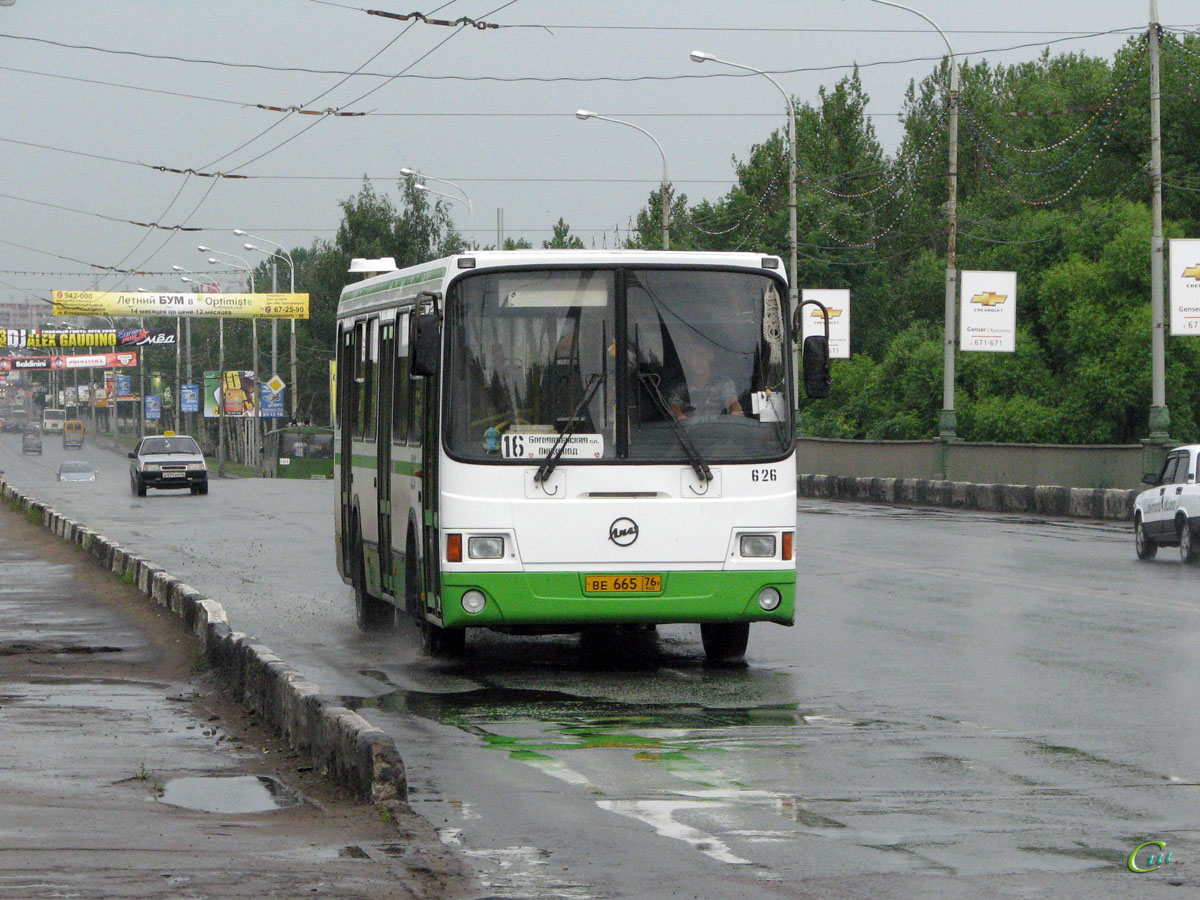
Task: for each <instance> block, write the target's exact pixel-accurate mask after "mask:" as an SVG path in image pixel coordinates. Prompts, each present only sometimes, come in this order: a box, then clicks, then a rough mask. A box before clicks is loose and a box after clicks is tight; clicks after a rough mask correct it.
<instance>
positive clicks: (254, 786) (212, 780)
mask: <svg viewBox="0 0 1200 900" xmlns="http://www.w3.org/2000/svg"><path fill="white" fill-rule="evenodd" d="M158 801H159V802H160V803H166V804H167V805H169V806H180V807H183V808H184V809H195V810H199V811H200V812H213V813H225V814H227V815H232V814H237V813H262V812H273V811H275V810H277V809H287V808H288V807H289V806H296V805H298V804H299V803H300V795H299V794H297V793H296V792H295V791H293V790H292V789H291V788H288V787H286V786H285V785H284V784H283V783H281V782H279V781H276V780H275V779H274V778H269V777H267V776H266V775H236V776H233V777H217V776H208V777H200V778H173V779H171V780H170V781H168V782H167V783H166V784H164V785H163V790H162V794H161V795H160V796H159V797H158Z"/></svg>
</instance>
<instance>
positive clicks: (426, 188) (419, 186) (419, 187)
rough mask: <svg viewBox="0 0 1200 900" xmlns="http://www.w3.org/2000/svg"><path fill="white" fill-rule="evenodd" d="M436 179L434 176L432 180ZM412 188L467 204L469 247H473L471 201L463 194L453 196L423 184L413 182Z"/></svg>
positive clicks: (473, 234)
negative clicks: (469, 229)
mask: <svg viewBox="0 0 1200 900" xmlns="http://www.w3.org/2000/svg"><path fill="white" fill-rule="evenodd" d="M436 180H437V179H436V178H435V179H434V181H436ZM413 190H417V191H420V192H421V193H423V194H436V195H437V196H439V197H445V198H446V199H447V200H453V201H454V202H455V203H465V204H466V205H467V215H468V216H470V220H471V238H470V241H471V249H472V250H474V249H475V210H474V209H473V208H472V207H471V201H470V200H469V199H467V197H466V195H465V194H464V195H463V196H462V197H455V196H454V195H453V194H443V193H442V192H441V191H435V190H434V189H433V188H431V187H429V186H428V185H425V184H414V185H413Z"/></svg>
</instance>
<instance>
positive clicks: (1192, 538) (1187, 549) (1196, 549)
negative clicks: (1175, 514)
mask: <svg viewBox="0 0 1200 900" xmlns="http://www.w3.org/2000/svg"><path fill="white" fill-rule="evenodd" d="M1176 524H1177V526H1178V529H1179V558H1180V559H1181V560H1183V562H1184V563H1194V562H1195V561H1196V559H1197V557H1200V544H1198V543H1197V541H1196V535H1195V534H1194V533H1193V532H1192V526H1191V525H1189V524H1188V520H1187V519H1186V518H1184V517H1183V516H1180V517H1179V519H1178V520H1177V522H1176Z"/></svg>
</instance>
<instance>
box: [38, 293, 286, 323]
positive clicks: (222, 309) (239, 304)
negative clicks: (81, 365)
mask: <svg viewBox="0 0 1200 900" xmlns="http://www.w3.org/2000/svg"><path fill="white" fill-rule="evenodd" d="M52 297H53V301H52V302H53V304H54V311H53V314H54V315H56V316H214V317H218V318H228V319H307V318H308V294H157V293H153V292H151V291H144V292H143V291H134V292H131V293H125V292H123V291H54V292H53V294H52Z"/></svg>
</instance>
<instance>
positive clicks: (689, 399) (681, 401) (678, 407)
mask: <svg viewBox="0 0 1200 900" xmlns="http://www.w3.org/2000/svg"><path fill="white" fill-rule="evenodd" d="M716 358H717V352H716V350H715V349H714V348H713V346H712V344H711V343H708V342H704V343H702V344H700V345H699V346H698V347H697V348H696V351H695V353H694V354H692V356H691V357H690V359H689V360H688V362H689V365H688V373H687V376H686V379H685V378H680V379H679V380H677V381H676V382H675V383H674V384H673V385H672V386H671V388H670V389H669V390H668V391H667V397H666V399H667V406H668V407H669V408H670V410H671V414H672V415H674V416H675V418H676V419H677V420H681V421H682V420H683V419H690V418H691V417H693V416H716V415H726V414H728V415H731V416H744V415H745V414H746V413H745V410H743V409H742V404H741V401H739V400H738V395H737V389H736V388H735V387H734V384H733V379H732V378H730V377H729V376H728V375H725V374H723V373H722V372H721V371H720V370H719V369H718V368H717V366H716Z"/></svg>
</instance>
